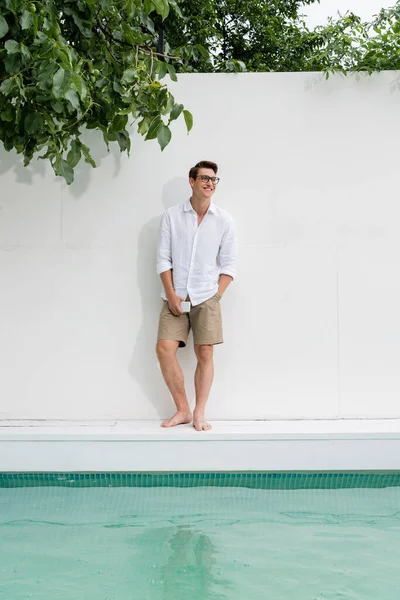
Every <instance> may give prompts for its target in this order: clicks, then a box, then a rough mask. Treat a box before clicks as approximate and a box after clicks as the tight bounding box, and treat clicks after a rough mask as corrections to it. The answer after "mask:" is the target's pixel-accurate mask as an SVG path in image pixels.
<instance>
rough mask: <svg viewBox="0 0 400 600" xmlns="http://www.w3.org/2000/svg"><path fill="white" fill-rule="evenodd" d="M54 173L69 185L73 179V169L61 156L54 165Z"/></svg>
mask: <svg viewBox="0 0 400 600" xmlns="http://www.w3.org/2000/svg"><path fill="white" fill-rule="evenodd" d="M56 175H59V176H60V177H64V179H65V181H66V182H67V184H68V185H71V183H72V182H73V180H74V170H73V168H72V167H71V166H70V165H69V164H68V163H67V161H66V160H64V159H63V158H62V159H61V161H59V162H58V164H57V165H56Z"/></svg>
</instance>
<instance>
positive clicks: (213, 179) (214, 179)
mask: <svg viewBox="0 0 400 600" xmlns="http://www.w3.org/2000/svg"><path fill="white" fill-rule="evenodd" d="M196 179H201V180H202V182H203V183H208V182H209V181H211V183H212V184H213V185H217V183H218V182H219V177H210V176H209V175H197V177H196Z"/></svg>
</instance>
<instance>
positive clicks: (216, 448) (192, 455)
mask: <svg viewBox="0 0 400 600" xmlns="http://www.w3.org/2000/svg"><path fill="white" fill-rule="evenodd" d="M368 470H376V471H393V470H400V419H385V420H374V421H364V420H357V419H355V420H351V421H349V420H346V421H343V420H340V421H262V422H261V421H258V422H249V421H246V422H226V421H218V422H213V429H212V430H211V431H209V432H196V431H195V430H194V429H193V427H192V426H190V425H187V426H180V427H177V428H174V429H168V430H165V429H162V428H161V427H160V422H159V421H116V422H101V423H99V422H96V423H93V422H76V421H75V422H69V423H60V422H58V423H57V422H45V423H43V422H22V421H19V422H15V421H7V422H4V421H3V422H1V425H0V471H2V472H122V471H127V472H156V471H157V472H160V471H161V472H162V471H164V472H176V471H180V472H182V471H186V472H191V471H368Z"/></svg>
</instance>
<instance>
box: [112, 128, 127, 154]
mask: <svg viewBox="0 0 400 600" xmlns="http://www.w3.org/2000/svg"><path fill="white" fill-rule="evenodd" d="M114 136H115V139H116V140H117V142H118V144H119V147H120V150H121V152H123V151H124V150H128V153H129V150H130V147H131V141H130V139H129V134H128V132H127V131H114Z"/></svg>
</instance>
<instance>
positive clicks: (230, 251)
mask: <svg viewBox="0 0 400 600" xmlns="http://www.w3.org/2000/svg"><path fill="white" fill-rule="evenodd" d="M218 258H219V264H220V268H221V271H220V273H221V275H230V277H232V279H235V277H236V262H237V235H236V228H235V224H234V222H233V219H232V218H230V219H229V221H228V225H227V228H226V230H225V233H224V235H223V237H222V240H221V245H220V248H219V255H218Z"/></svg>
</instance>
